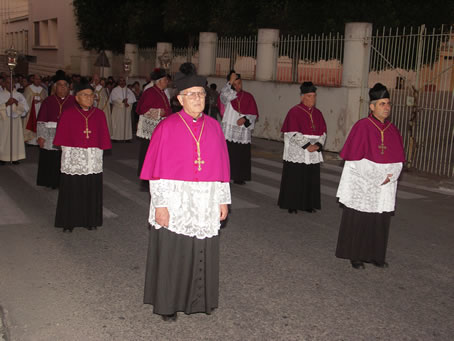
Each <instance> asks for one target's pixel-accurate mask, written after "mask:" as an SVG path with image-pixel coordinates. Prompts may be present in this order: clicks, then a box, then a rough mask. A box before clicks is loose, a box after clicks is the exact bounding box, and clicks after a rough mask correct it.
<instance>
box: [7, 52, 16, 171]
mask: <svg viewBox="0 0 454 341" xmlns="http://www.w3.org/2000/svg"><path fill="white" fill-rule="evenodd" d="M5 54H6V58H7V64H8V68H9V76H10V82H11V88H10V93H9V94H10V98H13V91H14V87H13V71H14V69H15V68H16V66H17V51H16V50H15V49H14V48H13V46H11V48H9V49H8V50H6V51H5ZM5 109H6V111H7V112H8V109H7V108H5ZM9 162H10V163H11V164H12V163H13V106H12V105H11V108H10V116H9Z"/></svg>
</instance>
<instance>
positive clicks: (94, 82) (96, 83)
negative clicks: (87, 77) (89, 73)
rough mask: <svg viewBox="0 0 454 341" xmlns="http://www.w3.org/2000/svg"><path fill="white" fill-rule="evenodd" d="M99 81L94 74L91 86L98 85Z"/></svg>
mask: <svg viewBox="0 0 454 341" xmlns="http://www.w3.org/2000/svg"><path fill="white" fill-rule="evenodd" d="M99 80H100V78H99V76H98V75H97V74H94V75H93V84H94V85H98V84H99Z"/></svg>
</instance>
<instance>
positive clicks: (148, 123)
mask: <svg viewBox="0 0 454 341" xmlns="http://www.w3.org/2000/svg"><path fill="white" fill-rule="evenodd" d="M161 121H162V118H158V119H153V118H150V117H147V116H145V115H140V116H139V123H138V124H137V136H138V137H141V138H144V139H147V140H149V139H151V135H152V134H153V131H154V130H155V128H156V126H157V125H158V124H159V122H161Z"/></svg>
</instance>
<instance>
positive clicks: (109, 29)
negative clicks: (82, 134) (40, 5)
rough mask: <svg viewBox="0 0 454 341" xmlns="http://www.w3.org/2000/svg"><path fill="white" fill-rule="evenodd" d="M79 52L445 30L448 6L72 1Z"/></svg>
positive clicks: (407, 1) (451, 4)
mask: <svg viewBox="0 0 454 341" xmlns="http://www.w3.org/2000/svg"><path fill="white" fill-rule="evenodd" d="M73 4H74V11H75V14H76V20H77V25H78V28H79V38H80V39H81V41H82V43H83V46H84V48H86V49H96V50H103V49H109V50H113V51H116V52H120V51H122V50H123V48H124V44H125V43H136V44H139V45H140V46H141V47H149V46H154V45H155V44H156V42H159V41H170V42H172V43H173V44H174V45H175V46H188V45H192V44H194V43H195V41H196V39H197V37H198V35H199V32H217V33H218V34H219V35H221V36H225V35H229V36H245V35H251V34H255V33H257V30H258V29H259V28H277V29H279V30H280V32H281V33H282V34H304V33H328V32H343V31H344V26H345V23H347V22H371V23H373V24H374V28H377V29H378V28H381V27H383V26H386V27H391V26H392V27H396V26H419V25H421V24H426V26H429V27H439V26H440V25H441V24H451V23H452V17H453V15H454V1H452V0H434V1H431V2H425V3H423V2H416V1H413V0H382V1H380V2H370V1H364V0H305V1H301V0H255V1H253V0H223V1H210V0H198V1H188V0H184V1H183V0H172V1H170V0H160V1H157V0H121V1H120V0H96V1H93V0H74V1H73Z"/></svg>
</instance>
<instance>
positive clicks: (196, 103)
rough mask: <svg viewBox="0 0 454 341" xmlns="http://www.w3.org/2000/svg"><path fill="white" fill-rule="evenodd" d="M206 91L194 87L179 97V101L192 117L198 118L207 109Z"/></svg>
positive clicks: (199, 87)
mask: <svg viewBox="0 0 454 341" xmlns="http://www.w3.org/2000/svg"><path fill="white" fill-rule="evenodd" d="M205 96H206V93H205V89H204V88H203V87H201V86H193V87H192V88H189V89H185V90H183V91H182V92H181V93H180V94H179V95H178V97H177V98H178V101H180V104H181V105H182V106H183V109H184V111H186V112H187V113H188V114H189V115H191V116H192V117H197V116H199V114H200V113H201V112H202V111H203V109H204V108H205Z"/></svg>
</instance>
